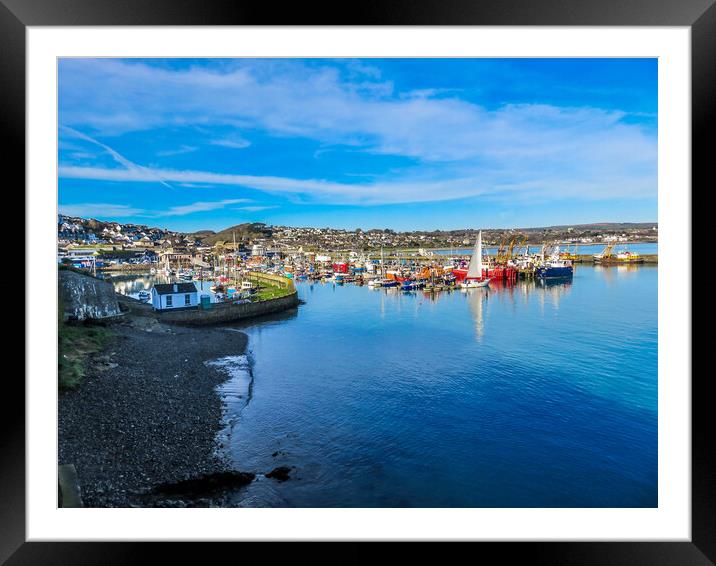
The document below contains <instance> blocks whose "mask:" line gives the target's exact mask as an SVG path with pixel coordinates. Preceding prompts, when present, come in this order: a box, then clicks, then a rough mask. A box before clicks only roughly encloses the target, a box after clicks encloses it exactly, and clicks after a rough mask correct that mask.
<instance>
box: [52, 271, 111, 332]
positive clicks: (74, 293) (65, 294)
mask: <svg viewBox="0 0 716 566" xmlns="http://www.w3.org/2000/svg"><path fill="white" fill-rule="evenodd" d="M58 293H59V298H60V301H61V304H62V305H63V307H64V318H65V320H88V319H99V318H107V317H110V316H116V315H118V314H120V313H121V311H120V309H119V303H118V302H117V297H116V296H115V293H114V287H113V286H112V285H111V284H110V283H107V282H105V281H100V280H99V279H95V278H93V277H88V276H87V275H82V274H80V273H75V272H74V271H69V270H65V269H61V270H60V271H59V273H58Z"/></svg>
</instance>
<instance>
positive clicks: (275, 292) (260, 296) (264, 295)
mask: <svg viewBox="0 0 716 566" xmlns="http://www.w3.org/2000/svg"><path fill="white" fill-rule="evenodd" d="M291 293H293V289H292V288H290V287H279V286H278V285H268V284H266V283H264V282H263V281H262V282H261V284H260V287H259V290H258V291H257V292H256V294H255V295H254V301H266V300H268V299H278V298H279V297H285V296H286V295H290V294H291Z"/></svg>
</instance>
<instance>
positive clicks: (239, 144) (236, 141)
mask: <svg viewBox="0 0 716 566" xmlns="http://www.w3.org/2000/svg"><path fill="white" fill-rule="evenodd" d="M209 143H210V144H212V145H219V146H223V147H231V148H233V149H244V148H247V147H249V146H250V145H251V142H250V141H248V140H245V139H243V138H240V137H238V136H235V137H233V138H222V139H218V140H211V141H210V142H209Z"/></svg>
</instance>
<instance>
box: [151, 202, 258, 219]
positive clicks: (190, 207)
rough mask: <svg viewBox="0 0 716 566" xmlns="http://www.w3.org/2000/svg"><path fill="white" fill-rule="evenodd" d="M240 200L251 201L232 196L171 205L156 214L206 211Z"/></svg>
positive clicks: (174, 214) (184, 214) (175, 214)
mask: <svg viewBox="0 0 716 566" xmlns="http://www.w3.org/2000/svg"><path fill="white" fill-rule="evenodd" d="M242 202H251V201H250V199H243V198H234V199H224V200H219V201H212V202H194V203H191V204H185V205H181V206H173V207H171V208H170V209H168V210H166V211H164V212H159V213H157V216H186V215H187V214H194V213H195V212H207V211H209V210H217V209H220V208H224V207H226V206H228V205H230V204H239V203H242Z"/></svg>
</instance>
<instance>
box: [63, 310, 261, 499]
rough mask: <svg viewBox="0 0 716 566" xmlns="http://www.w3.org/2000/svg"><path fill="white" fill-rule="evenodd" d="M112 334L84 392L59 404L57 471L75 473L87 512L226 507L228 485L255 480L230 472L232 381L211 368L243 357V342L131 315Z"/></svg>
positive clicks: (231, 334) (232, 335)
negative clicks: (223, 393) (225, 420)
mask: <svg viewBox="0 0 716 566" xmlns="http://www.w3.org/2000/svg"><path fill="white" fill-rule="evenodd" d="M111 330H112V332H113V338H112V340H111V343H110V345H109V347H108V348H107V349H106V350H105V352H103V353H101V354H97V355H95V356H93V357H92V358H91V359H90V362H89V367H88V369H87V376H86V379H85V380H84V382H83V383H82V384H81V386H80V387H79V388H78V389H77V390H74V391H69V392H60V396H59V423H58V426H59V464H74V466H75V467H76V469H77V475H78V478H79V484H80V489H81V495H82V499H83V504H84V505H85V506H88V507H130V506H182V507H183V506H201V507H207V506H223V505H225V504H227V501H226V500H225V499H224V498H223V495H222V490H221V487H222V485H224V484H226V485H227V486H231V487H232V488H236V486H237V485H242V484H244V483H248V482H250V481H251V480H252V479H253V474H252V473H246V472H239V471H237V470H231V469H230V466H229V465H228V462H227V461H225V460H224V458H223V457H222V456H221V450H217V448H219V447H217V445H216V440H215V439H216V435H217V433H218V432H219V430H220V429H221V428H222V420H221V416H222V401H221V399H220V397H219V395H218V393H217V391H216V386H217V385H218V384H219V383H221V382H223V381H225V380H226V378H227V376H226V374H225V373H223V372H221V371H220V370H219V369H218V368H215V367H212V366H211V365H206V364H205V362H206V361H209V360H213V359H216V358H221V357H224V356H230V355H231V356H235V355H240V354H243V353H244V351H245V349H246V345H247V337H246V335H245V334H243V333H241V332H236V331H228V330H225V329H221V328H214V329H207V328H203V329H193V328H182V327H175V326H167V325H163V324H160V323H158V322H157V321H156V320H155V319H152V318H146V317H128V318H127V319H126V320H124V321H122V323H121V324H113V325H112V326H111ZM187 482H188V483H187ZM173 485H176V488H172V486H173ZM186 486H190V487H191V488H192V489H191V490H190V491H187V490H186V489H184V487H186Z"/></svg>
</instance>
